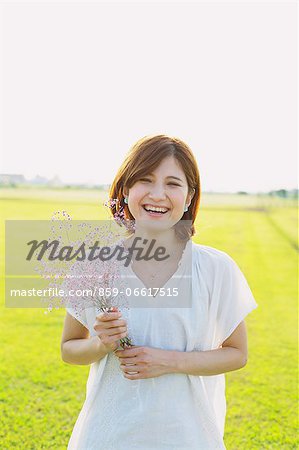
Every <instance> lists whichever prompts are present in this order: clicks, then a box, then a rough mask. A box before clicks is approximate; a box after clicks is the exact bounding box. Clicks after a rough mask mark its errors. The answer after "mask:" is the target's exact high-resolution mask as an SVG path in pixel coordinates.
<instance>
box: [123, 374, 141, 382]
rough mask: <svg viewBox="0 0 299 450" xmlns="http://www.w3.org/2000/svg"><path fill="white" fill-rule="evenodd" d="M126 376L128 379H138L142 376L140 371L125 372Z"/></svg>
mask: <svg viewBox="0 0 299 450" xmlns="http://www.w3.org/2000/svg"><path fill="white" fill-rule="evenodd" d="M124 377H125V378H127V379H128V380H138V379H139V380H140V379H141V378H142V377H141V376H140V374H139V373H136V374H131V373H124Z"/></svg>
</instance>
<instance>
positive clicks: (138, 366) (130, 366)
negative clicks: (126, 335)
mask: <svg viewBox="0 0 299 450" xmlns="http://www.w3.org/2000/svg"><path fill="white" fill-rule="evenodd" d="M114 354H115V355H116V356H117V357H118V358H119V360H120V363H121V364H120V368H121V370H122V371H123V372H124V377H125V378H128V379H129V380H139V379H142V378H154V377H159V376H160V375H165V374H167V373H170V372H171V370H170V367H171V365H172V364H173V362H171V361H172V356H171V355H172V352H171V351H169V350H162V349H160V348H153V347H139V346H133V347H131V348H126V349H125V350H117V351H115V352H114ZM130 372H133V373H131V374H130ZM134 372H135V373H134ZM136 372H137V373H136Z"/></svg>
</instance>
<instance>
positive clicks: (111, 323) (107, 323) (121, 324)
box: [100, 320, 127, 329]
mask: <svg viewBox="0 0 299 450" xmlns="http://www.w3.org/2000/svg"><path fill="white" fill-rule="evenodd" d="M100 325H101V326H102V327H105V328H107V329H108V328H113V327H126V326H127V322H126V321H125V320H109V321H105V322H101V324H100Z"/></svg>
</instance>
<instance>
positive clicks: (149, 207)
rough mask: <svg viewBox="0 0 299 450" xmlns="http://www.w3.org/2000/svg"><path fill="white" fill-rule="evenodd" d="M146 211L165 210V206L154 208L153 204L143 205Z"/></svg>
mask: <svg viewBox="0 0 299 450" xmlns="http://www.w3.org/2000/svg"><path fill="white" fill-rule="evenodd" d="M144 208H145V209H146V211H154V212H162V213H163V212H166V211H167V208H156V207H154V206H144Z"/></svg>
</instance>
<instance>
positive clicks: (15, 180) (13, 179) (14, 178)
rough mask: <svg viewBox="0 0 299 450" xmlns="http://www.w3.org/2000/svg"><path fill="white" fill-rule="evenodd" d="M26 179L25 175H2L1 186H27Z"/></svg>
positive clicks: (0, 178)
mask: <svg viewBox="0 0 299 450" xmlns="http://www.w3.org/2000/svg"><path fill="white" fill-rule="evenodd" d="M25 183H26V179H25V177H24V175H21V174H20V175H19V174H7V175H6V174H0V184H1V185H3V186H10V185H11V184H25Z"/></svg>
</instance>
